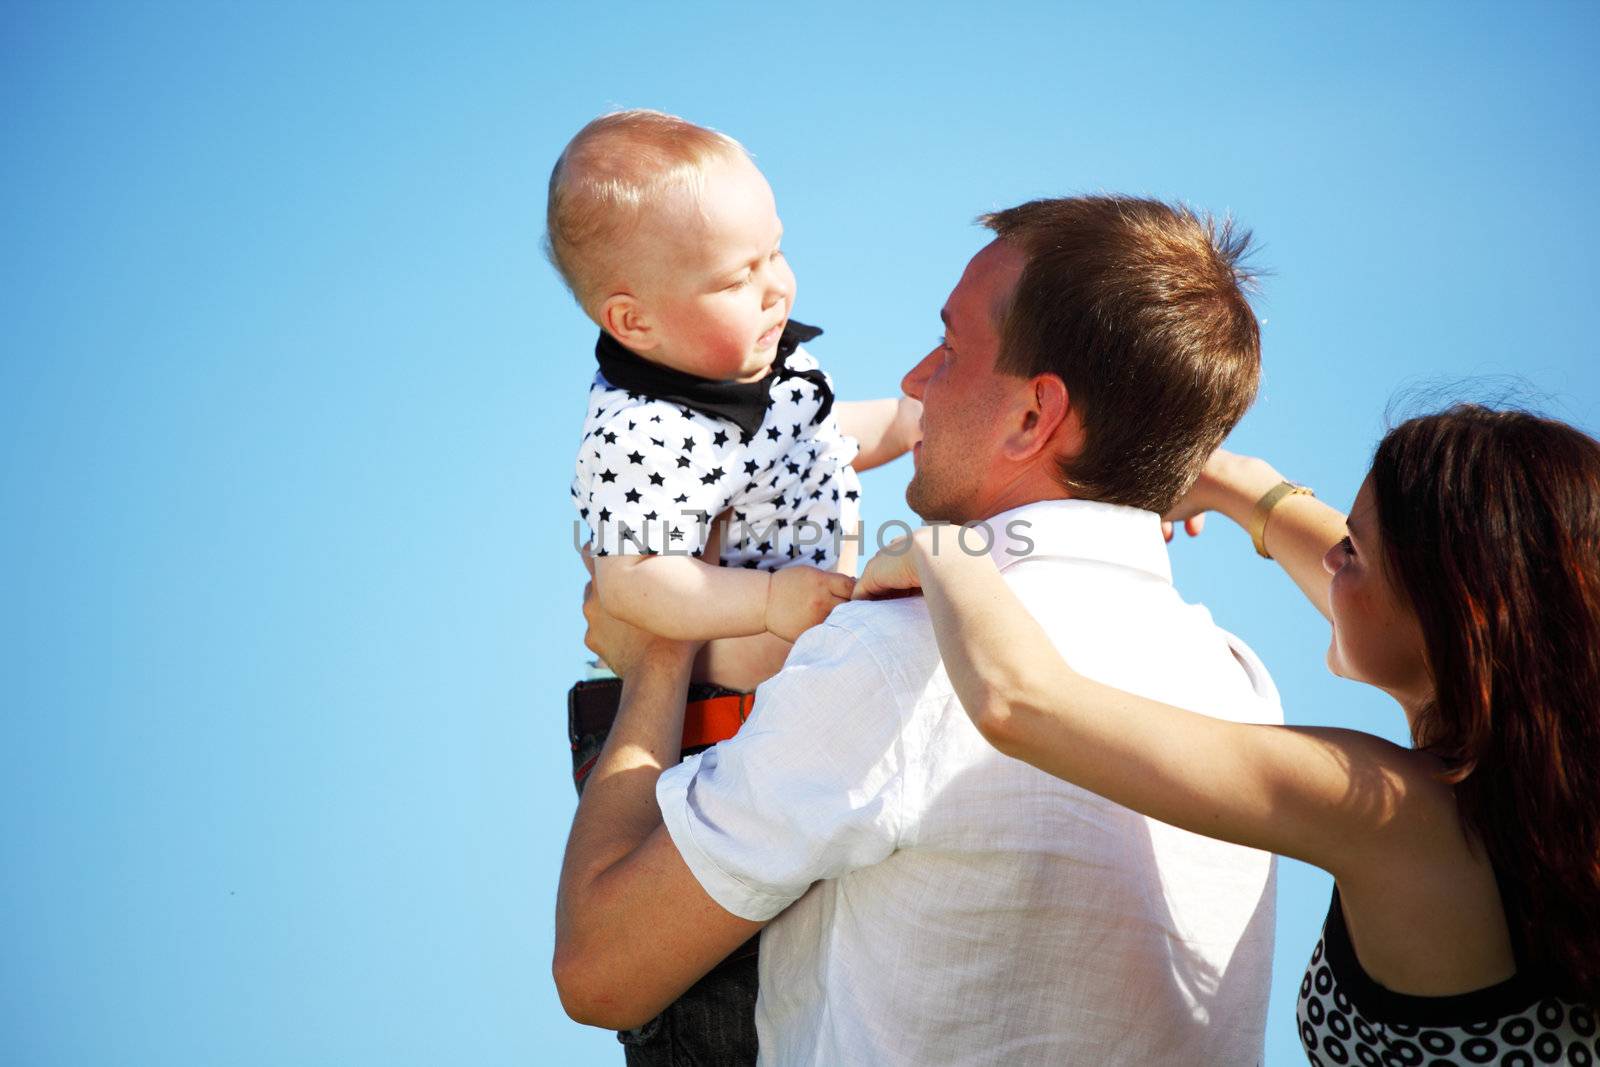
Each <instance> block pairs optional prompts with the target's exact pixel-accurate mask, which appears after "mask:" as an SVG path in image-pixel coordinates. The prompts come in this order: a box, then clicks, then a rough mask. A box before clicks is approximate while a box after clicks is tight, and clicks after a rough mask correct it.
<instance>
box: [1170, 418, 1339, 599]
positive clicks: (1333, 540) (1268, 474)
mask: <svg viewBox="0 0 1600 1067" xmlns="http://www.w3.org/2000/svg"><path fill="white" fill-rule="evenodd" d="M1281 481H1283V475H1281V474H1279V473H1278V472H1277V471H1276V470H1274V469H1273V467H1272V465H1271V464H1270V463H1267V462H1266V461H1265V460H1261V459H1256V458H1255V457H1254V456H1241V455H1237V454H1235V453H1232V452H1225V451H1223V450H1222V449H1220V448H1219V449H1217V451H1216V452H1214V453H1213V454H1212V456H1211V458H1210V459H1209V460H1208V461H1207V462H1206V465H1205V469H1204V470H1203V471H1201V472H1200V478H1199V480H1198V481H1196V482H1195V484H1194V488H1193V489H1191V490H1189V493H1188V495H1187V496H1185V497H1184V498H1183V500H1181V501H1179V502H1178V505H1177V507H1175V508H1173V509H1172V511H1171V512H1169V513H1168V515H1167V518H1168V519H1170V520H1173V521H1177V520H1181V519H1192V518H1194V517H1195V516H1197V515H1200V514H1201V513H1203V512H1206V511H1219V512H1221V513H1222V514H1224V515H1226V516H1227V517H1228V518H1230V519H1232V520H1233V521H1234V522H1236V523H1238V524H1239V525H1240V526H1241V527H1243V528H1244V529H1246V530H1248V529H1250V523H1251V519H1252V517H1253V515H1254V513H1255V509H1256V504H1257V502H1258V501H1260V500H1261V498H1262V497H1263V496H1265V495H1266V494H1267V493H1268V492H1270V491H1271V490H1272V489H1273V487H1275V486H1276V485H1277V484H1278V483H1279V482H1281ZM1193 529H1194V527H1191V532H1192V531H1193ZM1344 535H1345V525H1344V514H1343V513H1342V512H1340V511H1338V510H1337V509H1335V508H1332V507H1329V506H1328V505H1327V504H1324V503H1323V502H1322V501H1320V500H1318V499H1316V498H1315V497H1312V496H1306V495H1303V494H1296V495H1293V496H1286V497H1283V498H1282V499H1281V500H1279V501H1278V503H1277V505H1276V506H1274V507H1273V509H1272V511H1271V512H1269V513H1268V517H1267V527H1266V531H1265V535H1264V536H1263V538H1262V543H1263V544H1265V545H1266V548H1267V552H1268V553H1269V554H1270V555H1271V556H1272V558H1273V559H1274V560H1276V561H1277V563H1278V565H1279V566H1280V567H1282V568H1283V569H1284V570H1285V571H1286V572H1288V575H1289V577H1290V578H1293V579H1294V584H1295V585H1298V586H1299V587H1300V591H1301V592H1302V593H1304V594H1305V595H1306V598H1307V599H1308V600H1310V601H1311V603H1312V605H1313V606H1315V607H1316V609H1317V610H1318V611H1320V612H1322V614H1323V617H1324V618H1326V617H1327V615H1328V582H1329V581H1330V580H1331V578H1330V576H1329V574H1328V572H1327V571H1326V570H1324V569H1323V567H1322V557H1323V556H1325V555H1327V553H1328V549H1330V548H1332V547H1333V546H1334V545H1335V544H1337V543H1338V542H1339V539H1340V538H1342V537H1344Z"/></svg>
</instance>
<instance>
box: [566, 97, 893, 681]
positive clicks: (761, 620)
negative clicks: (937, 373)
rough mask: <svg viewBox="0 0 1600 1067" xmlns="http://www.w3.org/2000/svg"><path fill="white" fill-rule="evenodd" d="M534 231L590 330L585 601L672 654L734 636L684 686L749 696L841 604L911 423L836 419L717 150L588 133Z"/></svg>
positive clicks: (654, 125) (765, 216)
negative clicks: (710, 686) (867, 518)
mask: <svg viewBox="0 0 1600 1067" xmlns="http://www.w3.org/2000/svg"><path fill="white" fill-rule="evenodd" d="M548 227H549V251H550V257H551V260H552V261H553V262H554V263H555V266H556V269H557V270H558V271H559V272H560V273H561V276H562V278H563V279H564V280H565V281H566V283H567V285H568V286H569V287H570V288H571V290H572V293H573V295H574V296H575V297H576V298H577V300H578V303H579V304H580V305H582V307H583V310H584V311H585V312H586V313H587V314H588V315H589V317H590V318H591V319H593V320H594V322H595V323H596V325H598V326H599V327H600V337H599V341H598V343H597V344H596V346H595V355H596V358H597V360H598V363H599V372H598V373H597V374H596V375H595V379H594V384H593V386H592V387H591V388H590V391H589V414H588V418H587V419H586V420H585V422H584V427H583V440H582V443H581V445H580V447H579V451H578V459H577V474H576V477H575V478H574V479H573V483H572V497H573V499H574V502H575V504H576V506H577V509H578V514H579V516H580V517H581V518H582V519H583V521H584V522H585V523H587V525H588V528H589V530H590V541H589V550H590V552H591V554H592V557H593V562H594V581H595V590H596V594H597V595H598V597H599V599H600V603H601V605H602V606H603V607H604V608H605V609H606V610H607V611H609V612H610V613H611V614H613V615H615V616H616V617H617V618H620V619H623V620H624V621H627V622H630V623H633V624H634V625H636V626H639V627H641V628H643V629H646V630H649V631H651V632H653V633H656V634H660V635H662V636H666V637H673V638H677V639H681V640H702V641H711V640H712V639H721V638H727V639H733V638H743V639H744V640H742V641H713V643H712V644H711V645H710V646H708V649H707V653H706V654H705V655H704V656H702V661H701V664H700V667H699V668H698V670H697V680H701V681H711V682H716V683H719V684H721V685H723V686H727V687H730V688H733V689H750V688H754V686H755V684H756V683H757V682H759V681H761V680H762V679H763V678H765V677H767V676H769V675H771V674H772V673H774V672H775V671H776V670H777V669H778V668H779V667H780V666H781V665H782V662H783V659H784V656H785V655H786V654H787V651H788V648H789V644H788V643H789V642H791V641H793V640H794V639H795V638H796V637H798V636H799V635H800V633H801V632H802V631H804V630H806V629H808V628H809V627H811V626H813V625H815V624H816V623H818V622H821V621H822V620H823V619H824V618H825V617H826V616H827V614H828V612H829V611H831V610H832V609H833V607H834V606H835V605H837V604H840V603H842V602H843V601H845V600H847V599H848V598H849V596H850V590H851V587H852V585H853V582H854V579H853V577H851V575H853V573H854V570H855V552H854V548H855V545H856V544H857V543H859V529H858V527H859V522H858V518H857V515H858V502H859V499H860V483H859V482H858V481H857V479H856V472H857V471H858V470H865V469H867V468H869V467H872V466H875V465H877V464H880V463H884V462H886V461H888V460H890V459H893V458H895V457H896V456H898V455H900V454H901V453H902V452H905V451H906V450H907V449H909V448H910V447H911V445H912V444H913V443H914V441H915V438H916V434H917V425H918V419H919V416H920V411H919V410H918V409H919V407H920V405H918V404H917V403H916V402H915V401H913V400H910V399H908V398H905V397H901V398H899V399H898V400H896V399H889V400H879V401H867V402H861V403H837V404H836V403H834V399H833V391H832V383H831V382H830V380H829V378H828V376H827V375H826V374H824V373H823V372H822V371H821V370H820V369H819V368H818V366H817V362H816V360H815V359H813V358H812V357H811V356H810V354H809V353H807V352H806V351H805V349H803V348H801V347H800V345H801V344H802V343H804V342H809V341H811V340H812V339H814V338H815V337H816V336H817V335H818V334H820V333H821V331H820V330H818V329H815V328H814V327H809V326H805V325H802V324H801V323H799V322H796V321H794V320H792V319H791V318H790V314H789V313H790V309H791V308H792V306H793V304H794V297H795V278H794V272H793V271H792V270H791V269H790V268H789V265H788V263H787V262H786V261H785V260H784V257H783V253H782V252H781V251H780V247H779V246H780V240H781V238H782V236H783V225H782V223H781V222H780V221H779V219H778V212H777V207H776V205H775V204H774V201H773V196H772V190H771V189H770V188H769V187H768V185H767V182H766V180H765V179H764V178H763V177H762V175H761V172H760V171H759V170H757V169H756V167H755V164H754V163H752V162H751V160H750V157H749V155H748V154H747V153H746V151H745V150H744V148H743V147H742V146H741V145H740V144H739V143H738V142H737V141H734V140H733V139H732V138H729V137H727V136H724V135H723V134H720V133H717V132H715V131H713V130H709V129H706V128H704V127H701V126H696V125H694V124H693V123H690V122H686V121H684V120H683V119H679V118H675V117H673V116H671V115H665V114H662V113H660V112H656V111H644V110H636V111H622V112H617V113H615V114H610V115H604V116H602V117H600V118H598V119H595V120H594V121H593V122H591V123H589V124H588V125H587V126H585V127H584V128H583V129H582V130H580V131H579V132H578V135H577V136H576V137H574V138H573V139H572V141H571V143H569V144H568V145H567V148H566V151H564V152H563V153H562V155H561V158H560V159H559V160H558V161H557V163H556V166H555V170H554V171H553V172H552V173H551V176H550V198H549V204H548ZM719 516H722V517H723V523H721V524H716V526H715V527H714V522H715V520H717V519H718V517H719ZM724 525H725V526H726V534H727V536H726V537H724V536H721V533H720V529H721V527H722V526H724ZM849 538H854V539H855V540H854V541H851V540H848V539H849Z"/></svg>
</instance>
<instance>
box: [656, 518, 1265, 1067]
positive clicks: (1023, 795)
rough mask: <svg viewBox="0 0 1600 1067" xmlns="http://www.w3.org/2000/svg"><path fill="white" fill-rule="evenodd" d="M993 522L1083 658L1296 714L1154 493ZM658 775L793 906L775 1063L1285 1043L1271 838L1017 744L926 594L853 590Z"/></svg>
mask: <svg viewBox="0 0 1600 1067" xmlns="http://www.w3.org/2000/svg"><path fill="white" fill-rule="evenodd" d="M1019 522H1020V523H1022V524H1024V525H1018V524H1019ZM990 525H991V527H992V528H993V529H995V530H997V531H1003V530H1006V529H1010V530H1012V531H1013V532H1014V533H1015V534H1016V535H1017V536H1016V537H1014V538H1011V539H1009V540H1008V539H1007V538H1005V537H1003V536H1002V537H997V538H996V539H995V544H994V547H993V550H992V554H993V555H994V556H995V559H996V561H997V563H999V564H1000V566H1001V568H1002V570H1003V572H1004V574H1005V578H1006V581H1007V582H1008V583H1009V584H1010V586H1011V587H1012V589H1013V590H1014V591H1015V592H1016V593H1017V594H1018V595H1019V596H1020V597H1021V598H1022V600H1023V602H1024V604H1025V605H1026V607H1027V609H1028V611H1029V612H1030V613H1032V614H1033V615H1034V617H1035V618H1037V619H1038V620H1039V621H1040V622H1041V623H1042V624H1043V625H1044V627H1045V629H1046V630H1047V631H1048V632H1049V633H1050V634H1051V637H1052V639H1053V640H1054V641H1055V643H1056V646H1057V648H1059V649H1060V651H1061V653H1062V654H1063V656H1065V658H1066V659H1067V660H1068V661H1069V662H1070V663H1071V664H1072V665H1073V667H1074V668H1076V669H1077V670H1079V671H1081V672H1083V673H1084V674H1086V675H1089V676H1090V677H1094V678H1097V679H1100V680H1102V681H1105V682H1107V683H1110V684H1112V685H1117V686H1121V687H1123V688H1126V689H1128V690H1131V691H1133V692H1136V693H1141V694H1144V695H1146V696H1149V697H1152V698H1155V699H1158V700H1165V701H1168V702H1171V703H1174V704H1179V705H1182V706H1184V707H1187V708H1192V709H1194V710H1197V711H1202V712H1205V713H1207V714H1211V715H1216V716H1218V717H1222V718H1228V719H1234V720H1237V721H1244V722H1270V723H1276V722H1280V721H1281V719H1282V716H1281V713H1280V710H1279V707H1278V697H1277V693H1276V690H1275V689H1274V687H1273V685H1272V682H1271V680H1270V679H1269V678H1268V676H1267V673H1266V671H1265V669H1264V668H1263V667H1262V666H1261V664H1260V661H1259V660H1257V659H1256V657H1255V656H1254V654H1253V653H1251V652H1250V651H1249V649H1247V648H1246V647H1245V646H1244V645H1243V644H1241V643H1240V642H1238V641H1237V640H1236V639H1235V638H1233V637H1231V636H1230V635H1229V634H1227V633H1225V632H1223V631H1222V630H1220V629H1219V628H1218V627H1217V626H1216V625H1215V624H1214V623H1213V622H1212V620H1211V617H1210V614H1209V613H1208V612H1207V611H1206V610H1205V609H1204V608H1202V607H1199V606H1195V605H1188V604H1185V603H1184V602H1183V601H1182V600H1181V599H1180V598H1179V596H1178V594H1177V592H1176V591H1175V590H1174V589H1173V587H1172V584H1171V576H1170V570H1169V567H1168V562H1167V555H1166V549H1165V546H1164V544H1163V542H1162V539H1161V532H1160V526H1159V520H1158V519H1157V517H1156V516H1155V515H1153V514H1150V513H1148V512H1142V511H1135V510H1132V509H1129V508H1121V507H1114V506H1110V505H1105V504H1097V503H1092V502H1087V501H1048V502H1041V503H1037V504H1032V505H1028V506H1026V507H1023V508H1018V509H1016V510H1014V511H1011V512H1007V513H1005V514H1003V515H1000V516H997V517H996V518H995V519H993V520H991V523H990ZM944 533H945V534H946V535H950V536H953V533H954V532H953V531H950V530H946V531H945V532H944ZM968 538H969V544H970V545H971V546H972V547H973V548H974V550H981V546H982V538H981V537H980V535H979V534H978V533H977V532H973V533H971V534H969V535H968ZM1029 542H1031V545H1030V543H1029ZM943 547H944V550H947V551H948V550H959V549H956V548H955V546H954V545H953V544H950V543H947V544H946V545H944V546H943ZM1011 553H1022V554H1021V555H1020V556H1018V555H1012V554H1011ZM656 795H657V799H658V801H659V803H660V806H661V813H662V818H663V820H664V821H665V824H666V827H667V830H668V832H669V833H670V834H671V836H672V839H673V841H674V842H675V843H676V845H677V847H678V850H679V851H680V852H681V853H682V855H683V858H684V860H685V861H686V862H687V863H688V865H689V867H690V869H691V870H692V871H693V872H694V874H695V876H696V878H697V879H698V880H699V882H700V884H701V885H702V886H703V887H704V888H705V890H706V892H707V893H708V894H710V896H711V897H712V898H713V899H714V900H716V901H717V902H718V903H719V904H721V905H722V906H723V907H724V908H726V909H727V910H728V911H730V912H732V913H734V914H736V915H739V916H742V917H744V918H747V919H753V920H761V919H769V918H773V917H774V916H776V918H773V921H772V923H771V924H770V925H769V926H768V927H767V928H766V930H765V931H764V932H763V935H762V941H761V967H760V971H761V992H760V998H759V1001H758V1004H757V1008H756V1023H757V1028H758V1033H759V1038H760V1047H761V1063H763V1064H768V1065H785V1067H792V1065H814V1067H824V1065H826V1067H836V1065H840V1064H874V1065H876V1064H907V1065H912V1064H916V1065H928V1064H1005V1065H1007V1067H1021V1065H1027V1064H1063V1063H1092V1064H1129V1065H1133V1064H1138V1065H1141V1067H1149V1065H1162V1064H1170V1065H1173V1067H1179V1065H1181V1067H1197V1065H1204V1064H1219V1065H1220V1064H1226V1065H1229V1067H1235V1065H1239V1064H1246V1065H1248V1064H1255V1063H1258V1062H1259V1061H1260V1058H1261V1055H1262V1047H1263V1032H1264V1029H1265V1023H1266V1011H1267V986H1268V980H1269V977H1270V972H1271V961H1272V936H1273V871H1274V866H1273V859H1272V857H1271V856H1270V855H1268V854H1267V853H1264V852H1259V851H1255V850H1252V849H1246V848H1241V847H1239V846H1237V845H1229V844H1224V843H1221V842H1217V841H1212V840H1209V839H1207V838H1203V837H1200V836H1198V835H1195V834H1191V833H1187V832H1185V831H1182V830H1177V829H1174V828H1173V827H1170V826H1167V825H1165V824H1162V823H1158V822H1155V821H1154V820H1151V819H1147V818H1144V817H1143V816H1140V815H1137V814H1135V813H1134V812H1132V811H1129V810H1128V809H1126V808H1122V807H1118V806H1117V805H1114V804H1111V803H1109V802H1108V801H1106V800H1104V799H1102V798H1100V797H1097V796H1095V795H1094V794H1092V793H1088V792H1086V791H1084V790H1082V789H1079V788H1077V787H1075V786H1072V785H1069V784H1067V783H1066V782H1063V781H1061V780H1059V779H1056V778H1053V777H1051V776H1050V775H1047V774H1045V773H1043V772H1042V771H1039V770H1036V769H1035V768H1033V767H1031V766H1029V765H1027V764H1025V763H1022V762H1020V761H1017V760H1013V759H1011V758H1009V757H1006V756H1003V755H1001V754H1000V753H999V752H997V751H996V750H995V749H994V748H993V747H991V746H990V745H989V744H988V743H987V742H986V741H984V740H983V738H982V736H981V735H979V733H978V732H977V729H976V728H975V727H974V726H973V725H972V722H971V720H970V719H969V718H968V717H967V715H966V713H965V711H963V709H962V707H961V705H960V702H959V701H958V700H956V698H955V696H954V694H953V693H952V691H951V689H950V683H949V680H948V678H947V677H946V675H945V671H944V668H943V666H942V664H941V663H940V660H939V653H938V648H937V646H936V644H935V642H934V637H933V631H932V628H931V626H930V623H929V621H928V615H927V609H926V607H925V605H924V602H923V601H922V599H921V598H912V599H905V600H892V601H885V602H879V603H851V604H847V605H844V606H842V607H840V608H838V609H837V610H835V611H834V612H833V614H832V615H830V616H829V618H828V620H827V622H826V623H824V624H823V625H821V626H818V627H815V628H813V629H811V630H809V631H807V632H806V633H805V634H804V635H802V636H801V638H800V640H799V641H798V642H797V643H796V644H795V647H794V650H793V652H792V653H791V654H790V656H789V659H788V662H787V663H786V665H785V666H784V669H783V671H782V672H781V673H779V674H778V675H777V676H776V677H774V678H772V679H771V680H769V681H768V682H767V683H765V684H764V685H762V686H761V688H760V690H759V691H758V693H757V697H756V702H755V708H754V711H753V713H752V715H751V717H750V719H749V721H748V722H746V723H745V725H744V727H743V728H742V729H741V730H740V732H739V734H738V736H736V737H735V738H733V739H732V740H729V741H724V742H723V743H722V744H720V745H718V746H716V747H715V748H712V749H710V750H709V751H707V752H705V753H704V754H702V755H700V756H696V757H691V758H690V759H688V760H685V761H684V762H683V763H682V764H680V765H679V766H677V767H674V768H672V769H670V770H668V771H667V772H666V773H665V774H664V775H662V777H661V779H660V782H659V784H658V786H657V790H656Z"/></svg>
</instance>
